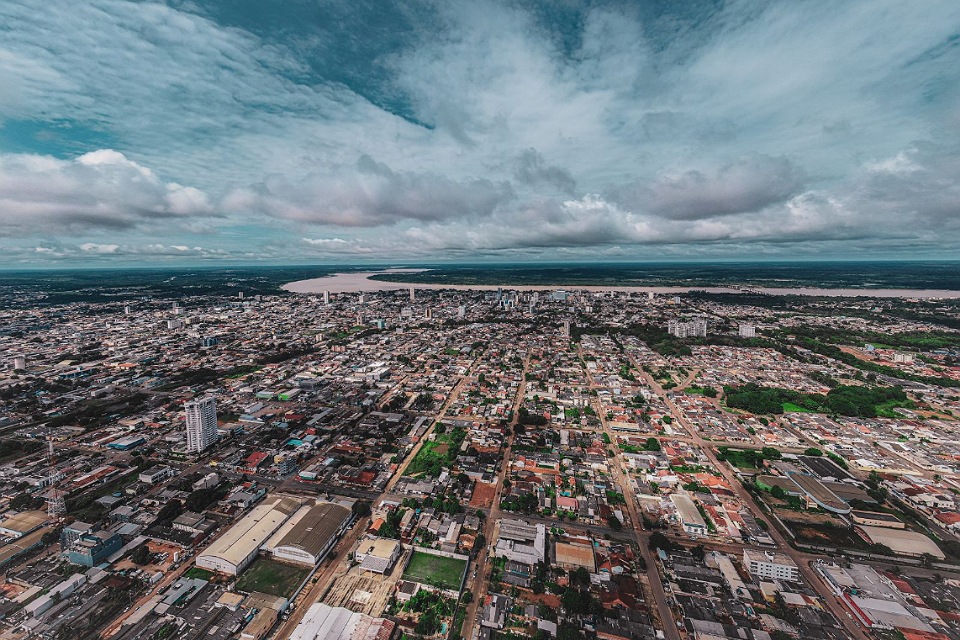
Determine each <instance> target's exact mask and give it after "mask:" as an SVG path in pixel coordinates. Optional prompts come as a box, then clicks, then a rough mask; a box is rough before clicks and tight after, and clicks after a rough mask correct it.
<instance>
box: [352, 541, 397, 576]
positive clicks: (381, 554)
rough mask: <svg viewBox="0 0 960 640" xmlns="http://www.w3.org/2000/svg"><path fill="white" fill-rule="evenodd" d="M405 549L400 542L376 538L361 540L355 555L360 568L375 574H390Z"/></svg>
mask: <svg viewBox="0 0 960 640" xmlns="http://www.w3.org/2000/svg"><path fill="white" fill-rule="evenodd" d="M401 551H403V548H402V547H401V546H400V542H399V541H398V540H391V539H388V538H376V539H374V540H361V541H360V544H359V546H357V550H356V552H355V553H354V554H353V557H354V559H355V560H356V561H357V562H359V563H360V568H361V569H363V570H364V571H371V572H373V573H389V571H390V570H391V569H392V568H393V565H394V563H395V562H396V561H397V559H398V558H399V557H400V553H401Z"/></svg>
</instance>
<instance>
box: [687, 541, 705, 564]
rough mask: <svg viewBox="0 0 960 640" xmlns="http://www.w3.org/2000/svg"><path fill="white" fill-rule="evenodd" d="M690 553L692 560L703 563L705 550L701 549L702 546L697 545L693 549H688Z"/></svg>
mask: <svg viewBox="0 0 960 640" xmlns="http://www.w3.org/2000/svg"><path fill="white" fill-rule="evenodd" d="M690 553H691V554H692V555H693V557H694V559H696V560H698V561H700V562H703V559H704V558H706V557H707V550H706V549H704V548H703V545H702V544H698V545H697V546H695V547H694V548H692V549H690Z"/></svg>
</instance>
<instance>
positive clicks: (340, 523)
mask: <svg viewBox="0 0 960 640" xmlns="http://www.w3.org/2000/svg"><path fill="white" fill-rule="evenodd" d="M301 511H302V509H301ZM352 515H353V514H352V512H351V510H350V509H349V508H347V507H345V506H343V505H340V504H335V503H333V502H321V503H319V504H316V505H314V506H311V507H307V508H306V511H305V512H304V513H302V514H301V513H300V512H298V513H297V516H294V518H291V519H290V522H288V523H287V525H290V524H291V523H292V525H293V526H290V527H288V526H287V525H284V526H283V527H282V528H281V529H280V531H278V532H277V533H276V535H274V537H273V539H271V541H270V544H268V545H267V547H268V549H267V550H268V551H270V552H271V553H272V554H273V557H274V558H276V559H277V560H286V561H288V562H294V563H297V564H305V565H309V566H313V565H315V564H317V563H319V562H320V561H321V560H322V559H323V557H324V556H325V555H326V554H327V552H328V551H330V549H331V548H332V547H333V545H334V544H335V543H336V542H337V539H338V538H339V537H340V536H341V535H343V532H344V531H346V530H347V527H349V525H350V521H351V519H352ZM294 519H296V521H295V522H294Z"/></svg>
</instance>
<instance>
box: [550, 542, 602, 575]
mask: <svg viewBox="0 0 960 640" xmlns="http://www.w3.org/2000/svg"><path fill="white" fill-rule="evenodd" d="M554 551H555V555H556V559H557V566H558V567H560V568H562V569H567V570H568V571H573V570H575V569H586V570H587V571H589V572H590V573H596V572H597V561H596V558H595V557H594V555H593V547H591V546H590V545H586V544H568V543H566V542H558V543H557V544H556V545H555V547H554Z"/></svg>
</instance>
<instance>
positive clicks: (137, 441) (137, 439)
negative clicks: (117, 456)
mask: <svg viewBox="0 0 960 640" xmlns="http://www.w3.org/2000/svg"><path fill="white" fill-rule="evenodd" d="M146 441H147V439H146V438H144V437H143V436H137V435H132V436H124V437H122V438H117V439H116V440H114V441H113V442H111V443H110V444H108V445H107V446H108V447H109V448H111V449H116V450H117V451H129V450H130V449H136V448H137V447H139V446H140V445H142V444H143V443H144V442H146Z"/></svg>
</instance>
